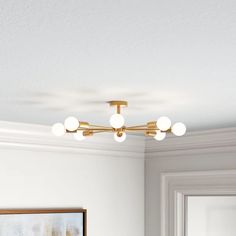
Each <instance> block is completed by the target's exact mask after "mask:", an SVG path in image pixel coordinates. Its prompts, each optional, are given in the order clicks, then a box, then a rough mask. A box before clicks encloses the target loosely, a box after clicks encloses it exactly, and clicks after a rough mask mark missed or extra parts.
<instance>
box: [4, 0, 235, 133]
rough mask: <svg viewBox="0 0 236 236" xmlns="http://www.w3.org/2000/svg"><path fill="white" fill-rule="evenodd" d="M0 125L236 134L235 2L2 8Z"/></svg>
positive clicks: (7, 4)
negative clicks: (74, 123)
mask: <svg viewBox="0 0 236 236" xmlns="http://www.w3.org/2000/svg"><path fill="white" fill-rule="evenodd" d="M0 80H1V85H0V120H8V121H17V122H29V123H39V124H49V125H51V124H53V123H54V122H57V121H63V120H64V118H65V117H67V116H68V115H76V116H78V117H79V119H80V120H87V121H92V122H93V123H94V122H96V123H99V124H106V123H108V117H109V116H110V115H111V114H112V113H113V109H110V108H109V106H108V105H107V104H105V103H104V102H105V101H107V100H111V99H126V100H128V101H129V102H130V104H129V108H128V109H125V111H124V114H125V115H126V120H127V122H128V123H132V124H135V123H144V122H146V121H148V120H153V119H157V118H158V117H159V116H161V115H168V116H169V117H170V118H171V119H172V120H173V121H183V122H185V123H186V125H187V127H188V128H189V129H191V130H195V129H204V128H219V127H227V126H235V125H236V2H235V0H224V1H222V0H199V1H196V0H178V1H176V0H164V1H161V0H136V1H134V0H118V1H109V0H100V1H97V0H90V1H81V0H80V1H79V0H37V1H32V0H21V1H17V0H8V1H4V0H0Z"/></svg>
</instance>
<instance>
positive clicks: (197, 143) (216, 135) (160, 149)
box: [145, 128, 236, 159]
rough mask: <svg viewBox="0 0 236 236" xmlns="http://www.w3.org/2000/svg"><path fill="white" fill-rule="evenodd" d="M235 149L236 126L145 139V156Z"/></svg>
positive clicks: (170, 155)
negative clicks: (178, 135) (165, 137)
mask: <svg viewBox="0 0 236 236" xmlns="http://www.w3.org/2000/svg"><path fill="white" fill-rule="evenodd" d="M235 151H236V128H224V129H215V130H208V131H195V132H190V133H188V134H187V135H186V136H183V137H174V136H170V137H168V139H165V140H164V141H162V142H158V144H157V141H155V140H152V139H146V149H145V154H146V158H147V159H149V158H160V157H176V156H183V155H185V156H186V155H187V156H189V155H195V154H196V155H199V154H211V153H221V152H223V153H226V152H235Z"/></svg>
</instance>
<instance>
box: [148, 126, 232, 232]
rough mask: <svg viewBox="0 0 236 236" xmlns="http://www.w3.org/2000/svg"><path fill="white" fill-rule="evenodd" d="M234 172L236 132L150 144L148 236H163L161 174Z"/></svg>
mask: <svg viewBox="0 0 236 236" xmlns="http://www.w3.org/2000/svg"><path fill="white" fill-rule="evenodd" d="M231 169H236V132H235V129H225V130H218V131H216V132H208V133H207V132H206V133H204V132H199V133H195V134H194V133H193V134H192V135H189V136H186V137H184V138H182V139H181V138H179V139H176V138H170V139H169V140H166V141H165V143H159V145H157V144H156V143H154V142H153V141H147V147H146V161H145V173H146V179H145V186H146V187H145V193H146V200H145V202H146V215H145V219H146V220H145V221H146V234H145V235H146V236H160V232H161V231H160V222H161V219H160V214H161V205H160V200H161V199H160V198H161V182H160V180H161V179H160V176H161V173H163V172H183V171H208V170H231Z"/></svg>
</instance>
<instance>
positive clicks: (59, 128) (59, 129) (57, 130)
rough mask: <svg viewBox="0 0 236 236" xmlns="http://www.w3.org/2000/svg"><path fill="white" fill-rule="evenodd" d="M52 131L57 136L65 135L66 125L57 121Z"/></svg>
mask: <svg viewBox="0 0 236 236" xmlns="http://www.w3.org/2000/svg"><path fill="white" fill-rule="evenodd" d="M52 133H53V134H54V135H55V136H63V135H64V134H65V127H64V125H63V124H61V123H56V124H54V125H53V126H52Z"/></svg>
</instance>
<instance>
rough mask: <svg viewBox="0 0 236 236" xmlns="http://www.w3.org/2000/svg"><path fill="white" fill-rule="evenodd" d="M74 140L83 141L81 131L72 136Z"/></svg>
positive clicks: (83, 137)
mask: <svg viewBox="0 0 236 236" xmlns="http://www.w3.org/2000/svg"><path fill="white" fill-rule="evenodd" d="M74 138H75V139H76V140H78V141H82V140H84V139H85V136H84V135H83V131H82V130H78V131H77V132H76V133H75V134H74Z"/></svg>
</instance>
